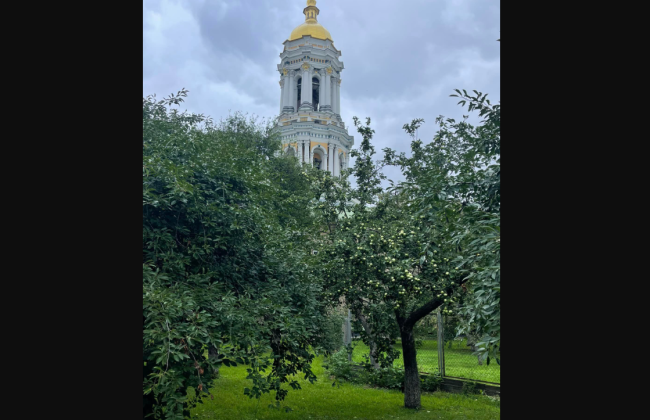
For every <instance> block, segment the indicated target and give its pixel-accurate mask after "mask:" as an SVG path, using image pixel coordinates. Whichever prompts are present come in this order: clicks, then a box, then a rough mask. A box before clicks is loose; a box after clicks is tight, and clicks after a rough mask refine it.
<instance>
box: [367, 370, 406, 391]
mask: <svg viewBox="0 0 650 420" xmlns="http://www.w3.org/2000/svg"><path fill="white" fill-rule="evenodd" d="M366 383H367V384H369V385H373V386H376V387H378V388H388V389H399V390H400V391H404V370H403V369H398V368H394V367H385V368H380V369H375V370H374V371H373V372H370V374H369V375H368V378H367V381H366Z"/></svg>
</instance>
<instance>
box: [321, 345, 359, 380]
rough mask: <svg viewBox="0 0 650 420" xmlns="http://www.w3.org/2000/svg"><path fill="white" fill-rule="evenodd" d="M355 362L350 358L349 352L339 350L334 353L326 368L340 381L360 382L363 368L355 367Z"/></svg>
mask: <svg viewBox="0 0 650 420" xmlns="http://www.w3.org/2000/svg"><path fill="white" fill-rule="evenodd" d="M354 366H355V365H354V363H353V362H351V361H349V360H348V353H347V351H345V350H339V351H337V352H336V353H333V354H332V355H331V356H330V357H329V360H328V363H327V365H324V367H325V369H327V371H328V372H329V373H330V375H332V376H334V377H335V378H336V380H339V381H349V382H358V379H359V376H360V372H361V370H359V369H355V368H354Z"/></svg>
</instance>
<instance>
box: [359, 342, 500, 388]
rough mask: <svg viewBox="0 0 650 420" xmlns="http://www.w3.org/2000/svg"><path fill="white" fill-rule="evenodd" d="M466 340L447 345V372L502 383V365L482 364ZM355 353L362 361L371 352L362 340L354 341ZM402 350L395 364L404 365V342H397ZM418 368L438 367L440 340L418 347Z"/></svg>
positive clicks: (450, 374) (429, 371)
mask: <svg viewBox="0 0 650 420" xmlns="http://www.w3.org/2000/svg"><path fill="white" fill-rule="evenodd" d="M465 343H466V341H465V340H462V341H460V340H459V341H454V343H453V344H452V348H451V349H449V348H448V347H446V346H445V374H446V375H447V376H454V377H458V378H466V379H473V380H475V381H487V382H495V383H498V384H500V383H501V367H500V366H499V365H498V364H497V363H496V362H494V361H490V365H489V366H488V365H487V364H486V363H485V362H483V365H482V366H480V365H479V364H478V359H477V358H476V356H474V355H472V350H471V349H470V348H469V347H467V346H466V345H465ZM353 345H354V346H355V347H354V353H352V360H353V361H355V362H362V361H363V355H364V354H366V355H367V354H368V353H369V349H368V346H366V345H365V344H363V342H362V341H360V340H356V341H354V342H353ZM394 348H395V349H397V350H399V351H400V358H399V359H397V360H395V362H394V364H393V366H395V367H400V368H402V367H404V360H403V359H402V356H401V352H402V344H401V342H399V341H398V342H397V344H395V346H394ZM417 359H418V369H419V371H420V372H427V373H432V372H435V371H436V370H437V369H438V341H437V340H424V344H423V346H422V347H420V348H419V349H417Z"/></svg>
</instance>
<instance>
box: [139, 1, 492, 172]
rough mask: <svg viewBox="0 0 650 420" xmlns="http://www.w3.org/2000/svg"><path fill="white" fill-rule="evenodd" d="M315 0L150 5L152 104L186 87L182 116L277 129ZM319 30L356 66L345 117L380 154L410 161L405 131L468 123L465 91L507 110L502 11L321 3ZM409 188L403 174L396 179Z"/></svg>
mask: <svg viewBox="0 0 650 420" xmlns="http://www.w3.org/2000/svg"><path fill="white" fill-rule="evenodd" d="M305 5H306V0H144V4H143V12H144V22H143V47H144V48H143V50H144V54H143V94H144V95H145V96H146V95H149V94H153V93H155V94H156V95H157V96H158V97H162V96H167V95H169V94H170V93H172V92H173V93H176V92H177V91H178V90H180V89H181V88H183V87H185V88H187V89H188V90H189V96H188V98H187V99H186V102H185V103H184V107H183V109H187V110H188V111H191V112H196V113H203V114H206V115H210V116H212V117H213V118H214V119H216V120H218V119H219V118H220V117H225V116H227V115H228V113H229V111H243V112H248V113H250V114H255V115H258V116H260V117H266V118H272V117H274V116H276V115H277V114H278V112H279V107H280V86H279V84H278V82H279V80H280V76H279V74H278V72H277V70H276V65H277V64H278V63H279V62H280V58H279V54H280V53H281V52H282V48H283V45H282V43H283V42H284V41H285V40H286V39H287V38H288V37H289V34H290V33H291V31H292V30H293V29H294V28H295V27H296V26H298V25H300V24H301V23H302V22H304V15H303V14H302V10H303V8H304V7H305ZM317 6H318V8H319V9H320V15H319V16H318V21H319V23H321V24H322V25H323V26H325V28H327V30H328V31H329V32H330V33H331V34H332V38H333V39H334V45H336V47H337V48H338V49H339V50H340V51H341V52H342V53H343V54H342V56H341V60H342V61H343V63H344V64H345V70H344V71H343V73H342V75H341V76H342V79H343V82H342V84H341V114H342V115H341V116H342V117H343V118H344V121H345V122H346V125H347V126H348V127H349V131H350V134H352V135H354V137H355V145H358V144H359V141H360V136H359V134H358V133H356V132H355V130H354V126H353V124H352V117H353V116H355V115H356V116H358V117H360V118H362V119H365V117H370V118H371V119H372V127H373V128H374V129H375V130H376V134H375V138H374V145H375V148H376V150H377V152H378V155H377V157H378V158H379V157H381V156H382V155H383V153H382V152H381V149H383V148H384V147H392V148H394V149H397V150H398V151H404V152H408V150H409V144H410V138H409V137H408V136H407V135H406V133H405V132H404V131H403V130H402V126H403V125H404V124H405V123H408V122H410V121H411V120H412V119H414V118H424V119H425V121H426V123H425V124H424V126H423V127H422V128H421V129H420V132H419V137H420V138H421V139H422V140H423V141H425V142H427V143H428V142H429V141H431V139H432V137H433V134H434V132H435V130H436V126H435V124H434V120H435V118H436V117H437V116H439V115H444V116H447V117H454V118H459V117H461V116H462V115H463V112H462V109H461V108H460V106H458V105H456V103H457V102H458V101H457V100H456V98H450V97H449V95H450V94H451V93H453V92H452V91H453V89H454V88H459V89H467V90H473V89H476V90H478V91H480V92H485V93H488V94H489V97H490V98H491V100H492V101H494V102H497V101H499V100H500V80H499V72H500V71H499V68H500V63H499V47H500V43H499V42H497V41H496V40H497V39H498V38H500V37H501V34H500V32H499V19H500V16H499V14H500V8H499V1H498V0H318V3H317ZM386 173H387V175H389V178H392V179H394V180H398V179H401V177H400V176H399V175H398V171H396V170H394V169H390V170H387V171H386Z"/></svg>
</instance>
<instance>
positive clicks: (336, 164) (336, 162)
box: [332, 145, 340, 177]
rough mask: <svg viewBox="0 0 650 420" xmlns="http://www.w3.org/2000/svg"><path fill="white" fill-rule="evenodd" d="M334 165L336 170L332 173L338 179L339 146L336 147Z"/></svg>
mask: <svg viewBox="0 0 650 420" xmlns="http://www.w3.org/2000/svg"><path fill="white" fill-rule="evenodd" d="M332 164H333V165H334V170H333V171H332V175H334V176H336V177H338V176H339V175H340V174H339V147H338V146H337V145H334V159H332Z"/></svg>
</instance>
